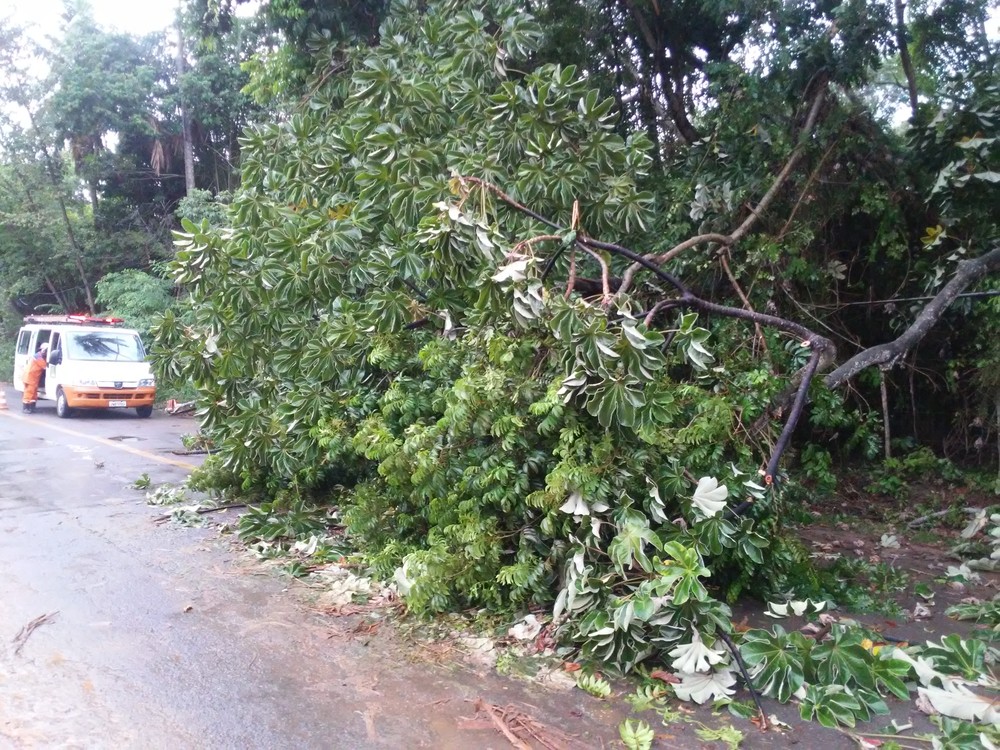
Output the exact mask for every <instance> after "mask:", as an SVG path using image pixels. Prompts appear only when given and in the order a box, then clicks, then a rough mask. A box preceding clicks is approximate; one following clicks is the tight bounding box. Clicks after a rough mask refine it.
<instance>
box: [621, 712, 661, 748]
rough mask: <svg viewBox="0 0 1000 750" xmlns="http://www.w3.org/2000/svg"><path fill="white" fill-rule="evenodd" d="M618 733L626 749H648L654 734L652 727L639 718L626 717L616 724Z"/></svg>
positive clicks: (651, 744)
mask: <svg viewBox="0 0 1000 750" xmlns="http://www.w3.org/2000/svg"><path fill="white" fill-rule="evenodd" d="M618 735H619V736H620V737H621V740H622V744H623V745H624V746H625V747H626V748H627V750H649V748H651V747H652V746H653V740H654V739H655V734H654V733H653V729H652V727H650V726H649V724H647V723H646V722H645V721H642V720H641V719H626V720H625V721H623V722H622V723H621V724H620V725H619V726H618Z"/></svg>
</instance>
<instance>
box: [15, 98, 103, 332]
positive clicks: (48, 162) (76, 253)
mask: <svg viewBox="0 0 1000 750" xmlns="http://www.w3.org/2000/svg"><path fill="white" fill-rule="evenodd" d="M27 113H28V121H29V122H30V123H31V129H32V130H33V131H34V133H35V138H37V140H38V145H39V148H40V149H41V152H42V158H43V159H44V161H45V171H46V172H48V174H49V181H50V182H51V183H52V188H53V192H54V194H55V198H56V202H58V203H59V212H60V213H61V214H62V218H63V225H64V226H65V227H66V237H67V238H68V239H69V245H70V247H71V248H72V249H73V263H74V265H75V266H76V270H77V273H79V274H80V282H81V283H82V284H83V291H84V294H85V295H86V297H87V309H88V310H90V314H91V315H96V314H97V307H96V305H95V304H94V293H93V291H91V288H90V282H89V281H88V280H87V271H86V269H85V268H84V267H83V251H82V250H81V249H80V245H79V244H78V243H77V241H76V233H75V232H73V225H72V224H71V223H70V220H69V212H68V211H67V210H66V201H65V200H64V199H63V196H62V179H61V178H60V176H59V172H58V171H57V170H56V167H55V164H53V163H52V155H51V154H50V153H49V149H48V146H46V145H45V144H43V143H42V139H41V131H40V130H39V129H38V123H37V122H36V121H35V116H34V114H33V113H32V112H31V110H27Z"/></svg>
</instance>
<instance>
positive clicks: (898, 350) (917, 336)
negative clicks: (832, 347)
mask: <svg viewBox="0 0 1000 750" xmlns="http://www.w3.org/2000/svg"><path fill="white" fill-rule="evenodd" d="M997 270H1000V247H997V248H995V249H993V250H991V251H990V252H988V253H986V254H985V255H982V256H980V257H978V258H973V259H970V260H963V261H961V262H960V263H959V264H958V270H957V271H956V272H955V275H954V276H953V277H952V278H951V281H949V282H948V283H947V284H945V285H944V288H943V289H942V290H941V291H940V292H938V294H937V296H936V297H934V299H932V300H931V301H930V302H929V303H928V304H927V306H926V307H925V308H924V309H923V310H921V311H920V314H919V315H917V318H916V320H914V321H913V323H911V324H910V327H909V328H907V329H906V330H905V331H903V333H902V335H900V336H899V338H897V339H896V340H894V341H890V342H889V343H887V344H879V345H878V346H873V347H870V348H868V349H865V350H864V351H861V352H858V353H857V354H855V355H854V356H853V357H851V358H850V359H849V360H847V361H846V362H844V363H843V364H842V365H840V367H838V368H836V369H835V370H834V371H833V372H831V373H830V374H828V375H827V376H826V377H825V378H824V380H823V382H825V383H826V385H827V387H828V388H831V389H832V388H839V387H840V386H842V385H844V384H845V383H848V382H850V381H851V380H853V379H854V378H855V377H856V376H857V375H858V374H859V373H860V372H862V371H863V370H866V369H868V368H869V367H874V366H875V365H888V366H889V367H892V366H893V365H895V363H896V362H897V361H899V360H900V359H901V358H903V357H905V356H906V354H907V353H908V352H909V351H910V350H912V349H913V347H915V346H916V345H917V344H918V343H920V341H921V340H922V339H923V338H924V336H926V335H927V332H928V331H930V329H931V328H933V327H934V325H935V324H936V323H937V322H938V321H939V320H940V319H941V316H942V315H944V313H945V311H946V310H947V309H948V307H949V306H950V305H951V303H952V302H954V301H955V298H956V297H958V295H959V294H961V293H962V292H963V291H964V290H965V289H966V288H967V287H968V286H969V285H970V284H974V283H975V282H977V281H979V280H980V279H981V278H983V277H984V276H986V275H987V274H990V273H993V272H994V271H997Z"/></svg>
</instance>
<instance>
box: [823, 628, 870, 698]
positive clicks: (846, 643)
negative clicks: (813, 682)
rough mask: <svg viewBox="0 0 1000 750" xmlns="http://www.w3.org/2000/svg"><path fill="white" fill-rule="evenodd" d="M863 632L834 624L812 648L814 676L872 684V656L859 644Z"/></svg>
mask: <svg viewBox="0 0 1000 750" xmlns="http://www.w3.org/2000/svg"><path fill="white" fill-rule="evenodd" d="M862 639H863V634H862V633H860V632H859V631H858V630H857V629H853V630H851V629H848V628H845V627H844V626H843V625H840V624H835V625H834V626H833V627H832V628H831V630H830V636H829V638H827V639H826V640H824V641H823V642H822V643H820V644H819V645H817V646H816V647H815V648H813V649H812V659H813V662H814V663H815V668H816V677H817V679H818V680H819V681H820V682H822V683H827V684H843V685H850V684H855V685H860V686H861V687H866V688H874V687H875V678H874V676H873V674H872V662H873V657H872V655H871V653H870V652H869V651H867V650H866V649H865V647H864V646H862V645H861V641H862Z"/></svg>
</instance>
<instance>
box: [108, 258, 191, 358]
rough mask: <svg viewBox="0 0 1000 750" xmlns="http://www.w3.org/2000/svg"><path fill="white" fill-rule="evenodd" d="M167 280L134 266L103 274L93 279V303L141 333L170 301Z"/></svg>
mask: <svg viewBox="0 0 1000 750" xmlns="http://www.w3.org/2000/svg"><path fill="white" fill-rule="evenodd" d="M171 287H172V285H171V284H170V282H168V281H165V280H164V279H161V278H157V277H156V276H151V275H150V274H148V273H144V272H142V271H137V270H134V269H132V270H126V271H117V272H112V273H108V274H105V275H104V276H103V277H102V278H101V280H100V281H98V282H97V285H96V290H97V303H98V304H99V305H101V307H102V308H103V309H105V310H106V311H107V312H108V313H110V314H112V315H116V316H120V317H122V318H124V319H125V321H126V322H127V323H128V324H129V325H130V326H132V327H133V328H136V329H138V330H139V332H140V333H142V334H143V339H144V340H147V341H148V333H149V330H150V329H151V328H152V327H153V325H154V323H155V322H156V321H157V320H158V318H159V316H161V315H162V314H163V313H164V312H165V311H166V310H168V309H169V308H170V306H171V305H173V303H174V299H173V297H172V296H171V294H170V292H171Z"/></svg>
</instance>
